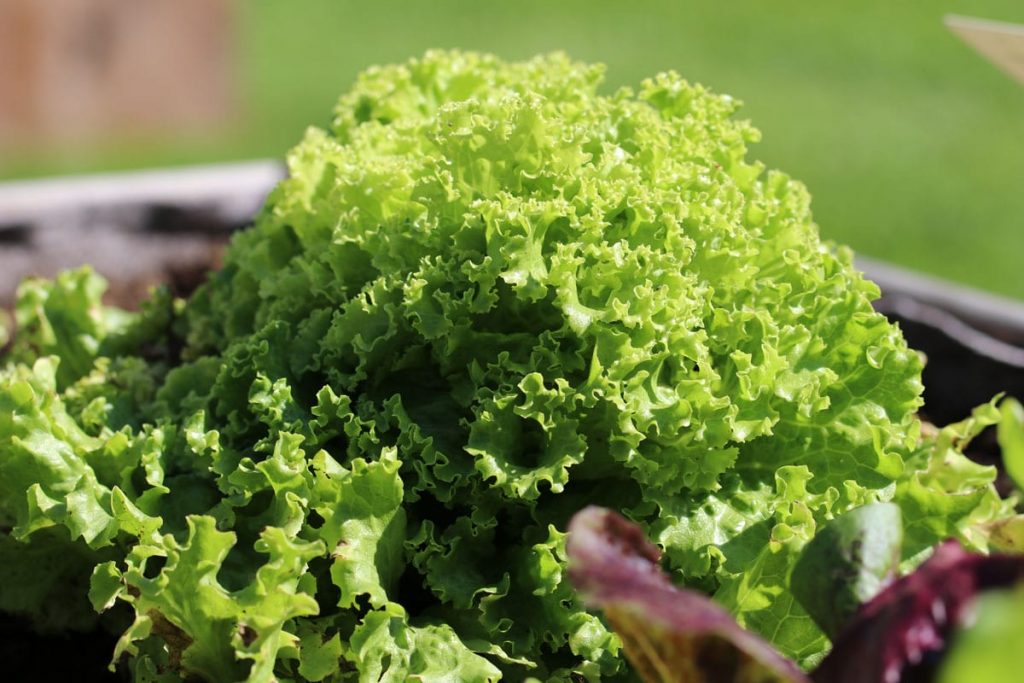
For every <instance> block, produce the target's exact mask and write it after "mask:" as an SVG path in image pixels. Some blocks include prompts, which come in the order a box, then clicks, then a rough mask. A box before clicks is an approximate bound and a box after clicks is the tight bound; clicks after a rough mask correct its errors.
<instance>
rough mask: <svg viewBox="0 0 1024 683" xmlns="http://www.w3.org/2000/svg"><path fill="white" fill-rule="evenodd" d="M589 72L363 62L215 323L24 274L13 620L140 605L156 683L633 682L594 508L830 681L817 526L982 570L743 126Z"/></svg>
mask: <svg viewBox="0 0 1024 683" xmlns="http://www.w3.org/2000/svg"><path fill="white" fill-rule="evenodd" d="M602 74H603V70H602V69H601V68H600V67H596V66H588V65H585V64H579V63H575V62H572V61H570V60H569V59H567V58H565V57H564V56H559V55H555V56H549V57H541V58H537V59H534V60H531V61H528V62H523V63H507V62H503V61H501V60H499V59H497V58H495V57H491V56H486V55H478V54H468V53H445V52H431V53H428V54H427V55H425V56H424V57H423V58H422V59H415V60H412V61H410V62H408V63H406V64H403V65H399V66H392V67H386V68H374V69H371V70H369V71H367V72H366V73H364V74H363V75H362V76H361V77H360V78H359V79H358V81H357V82H356V84H355V86H354V87H353V88H352V90H351V91H350V92H349V93H348V94H346V95H344V96H343V97H342V98H341V99H340V101H339V103H338V105H337V107H336V109H335V111H334V116H333V119H332V120H331V123H330V126H329V127H327V128H326V129H318V128H311V129H310V130H309V131H308V132H307V133H306V135H305V138H304V139H303V140H302V142H300V143H299V145H298V146H297V147H296V148H295V149H294V150H292V152H291V153H290V154H289V155H288V167H289V172H290V174H289V177H288V179H287V180H285V181H283V182H282V183H281V184H280V185H279V186H278V187H277V188H276V189H275V190H274V191H273V193H272V194H271V195H270V197H269V198H268V200H267V202H266V205H265V207H264V208H263V210H262V212H261V213H260V214H259V216H258V217H257V218H256V220H255V224H254V225H253V226H252V227H251V228H250V229H248V230H246V231H243V232H241V233H239V234H238V235H237V236H236V237H235V239H234V240H233V242H232V244H231V246H230V248H229V249H228V251H227V254H226V256H225V262H224V266H223V268H222V269H221V270H220V271H219V272H217V273H215V274H213V275H212V276H211V278H210V280H209V282H208V283H207V284H205V285H204V286H203V287H202V288H201V289H200V290H199V291H198V292H197V293H196V294H195V295H194V296H192V297H191V298H190V299H189V300H188V301H184V302H183V301H172V300H170V299H169V298H168V297H167V296H166V295H162V294H159V293H157V294H156V295H154V297H153V299H152V300H151V301H149V302H148V303H147V304H146V305H145V306H144V307H143V309H142V310H141V311H140V312H138V313H128V312H124V311H120V310H114V309H111V308H106V307H104V306H103V305H102V304H101V294H102V290H103V282H102V280H101V279H100V278H99V277H98V276H97V275H95V274H93V273H92V272H90V271H89V270H78V271H73V272H69V273H65V274H63V275H61V276H60V277H58V278H57V279H56V280H55V281H54V282H38V281H31V282H27V283H26V284H25V285H24V286H23V287H22V289H21V292H20V298H19V303H18V307H17V311H16V314H17V315H16V317H17V323H18V330H17V336H16V339H15V341H14V346H13V348H12V349H11V351H10V352H9V353H8V355H7V356H6V358H5V360H4V366H3V370H2V371H0V518H2V520H3V528H4V531H3V534H2V535H0V585H3V586H4V589H3V591H2V592H0V609H3V610H6V611H9V612H14V613H19V614H24V615H28V616H31V617H32V618H33V619H34V620H35V621H36V623H37V624H38V625H39V626H40V627H45V628H51V629H68V628H79V627H85V626H88V625H89V624H90V623H92V622H93V621H95V615H94V612H93V610H94V609H95V610H98V611H100V612H104V613H107V614H109V617H106V619H107V622H105V623H109V624H117V623H118V619H123V620H125V624H123V625H122V626H123V628H124V633H123V636H122V637H121V640H120V642H119V644H118V646H117V651H116V652H115V653H114V663H115V664H118V665H121V666H127V667H129V668H130V669H131V671H132V672H133V675H134V676H135V679H136V680H139V681H143V680H144V681H162V680H177V678H178V677H179V676H180V675H189V676H193V677H197V678H200V679H205V680H210V681H227V680H248V681H253V682H259V681H271V680H278V681H288V680H292V681H298V680H310V681H320V680H331V681H344V680H362V681H377V680H386V681H391V680H396V681H397V680H406V679H408V678H418V679H422V680H434V679H438V678H439V677H442V676H447V677H448V680H451V679H453V678H454V679H457V680H467V681H493V680H498V679H499V678H500V677H502V676H505V677H506V678H507V679H510V680H521V679H523V678H524V677H528V676H532V677H536V678H538V679H541V680H570V679H572V680H576V678H574V677H577V678H578V677H581V676H582V677H584V678H586V679H589V680H597V679H599V678H601V679H603V680H617V679H620V678H621V679H628V678H629V677H630V676H631V675H632V674H631V673H630V672H629V670H628V668H627V666H626V664H625V662H624V659H623V658H622V657H621V654H620V647H621V644H620V641H619V639H618V637H617V636H615V635H614V634H613V633H612V632H611V631H610V630H609V629H608V628H607V626H606V625H605V623H604V622H603V621H601V620H600V619H599V618H598V617H596V616H594V615H591V614H588V613H587V612H586V611H585V610H584V609H583V608H582V606H581V604H580V602H579V601H578V599H577V597H576V595H575V593H574V591H573V590H572V588H571V586H570V585H569V584H568V581H567V578H566V575H565V557H566V555H565V553H566V550H565V529H566V525H567V522H568V519H569V517H570V515H571V514H572V513H574V512H575V511H577V510H579V509H580V508H582V507H584V506H585V505H587V504H592V503H599V504H602V505H605V506H608V507H613V508H615V509H617V510H620V511H623V512H624V513H625V514H627V515H628V516H629V517H631V518H632V519H634V520H636V521H638V522H639V523H641V524H642V525H643V527H644V529H645V531H646V532H648V533H650V534H651V535H652V537H653V538H654V540H655V542H656V543H657V544H658V545H659V546H660V547H661V548H662V549H663V550H664V553H665V558H666V563H667V565H668V567H669V568H670V570H671V571H672V572H673V573H674V575H675V576H676V578H677V580H680V581H683V582H685V583H686V584H687V585H689V586H692V587H694V588H697V589H699V590H702V591H704V592H705V593H708V594H713V595H714V598H715V599H716V600H717V601H718V603H719V604H720V605H721V606H722V607H723V608H724V609H726V610H728V611H729V612H730V613H731V614H732V615H733V616H734V617H735V618H736V619H737V620H738V621H739V623H740V624H742V625H743V626H745V627H747V628H749V629H752V630H753V631H756V632H759V633H761V634H764V635H767V636H768V637H770V638H771V640H772V641H773V643H774V645H775V646H776V647H777V648H778V649H779V650H780V651H781V652H783V653H784V654H785V655H787V656H789V657H792V658H795V659H796V660H797V661H799V662H801V663H804V664H807V663H809V662H812V661H814V660H815V659H817V658H820V657H821V656H822V655H823V653H824V652H825V650H826V649H827V647H828V641H827V639H826V637H825V636H824V634H823V633H822V632H821V631H820V630H819V629H818V628H817V627H816V626H815V625H814V623H813V622H812V620H811V619H810V618H808V616H807V614H806V613H805V612H804V611H803V610H802V608H801V607H800V606H799V604H798V603H797V602H796V601H795V600H794V598H793V594H792V592H791V590H790V587H789V584H788V576H789V574H790V570H791V568H792V566H793V564H794V562H795V559H796V557H797V556H798V553H799V551H800V549H801V548H802V547H803V545H804V544H805V543H806V542H807V541H809V540H810V539H811V538H812V537H813V536H814V534H815V530H816V528H817V527H818V525H819V524H821V523H822V522H823V521H824V520H825V519H828V518H830V517H832V516H834V515H836V514H839V513H841V512H843V511H845V510H848V509H851V508H853V507H857V506H860V505H864V504H867V503H871V502H876V501H893V502H895V503H896V504H897V505H899V506H900V508H901V510H902V514H903V518H904V520H905V523H906V538H905V546H904V547H905V548H906V549H907V557H908V559H909V558H912V557H913V556H916V555H918V554H919V553H921V552H925V551H927V550H928V548H929V547H931V546H932V545H933V544H934V543H935V542H937V541H938V540H939V539H941V538H943V537H946V536H957V537H959V538H961V540H962V541H963V542H964V543H966V544H968V545H974V546H984V544H985V535H984V533H983V527H982V526H981V525H982V524H984V523H985V522H987V521H989V520H991V519H993V518H995V517H998V516H1000V515H1003V514H1004V513H1005V512H1006V505H1005V504H1004V503H1002V502H1001V501H1000V500H999V498H998V496H996V494H995V493H994V490H993V489H992V486H991V481H992V479H993V475H994V473H993V472H992V471H991V469H988V468H982V467H978V466H975V465H972V464H970V463H969V462H967V461H966V460H964V459H963V457H962V456H960V455H959V453H958V452H957V450H956V449H957V442H958V441H959V440H961V439H958V438H957V437H956V436H955V435H954V436H949V437H948V438H946V437H943V438H944V439H945V440H942V439H941V438H940V439H937V440H936V439H931V440H929V441H928V442H927V444H925V445H921V444H920V443H919V440H920V434H919V432H920V429H919V423H918V421H917V419H916V418H915V411H916V409H917V408H918V406H919V405H920V398H919V397H920V392H921V383H920V371H921V360H920V358H919V357H918V355H917V354H916V353H914V352H913V351H911V350H909V349H908V348H907V346H906V344H905V342H904V340H903V338H902V336H901V335H900V332H899V330H898V329H897V328H896V327H895V326H893V325H891V324H890V323H889V322H887V321H886V319H885V318H884V317H882V316H881V315H879V314H877V313H875V312H874V311H873V310H872V307H871V300H872V299H873V298H875V297H876V296H877V295H878V290H877V288H876V287H875V285H873V284H872V283H870V282H868V281H866V280H865V279H864V278H863V277H862V276H861V275H860V274H859V273H858V272H857V271H856V270H855V269H854V268H853V266H852V264H851V256H850V252H849V251H847V250H845V249H841V248H835V247H832V246H830V245H828V244H825V243H823V242H822V241H821V240H820V238H819V236H818V231H817V227H816V226H815V224H814V223H813V220H812V217H811V212H810V205H809V196H808V194H807V192H806V190H805V189H804V187H803V186H802V185H801V184H799V183H797V182H795V181H793V180H791V179H790V178H789V177H788V176H786V175H785V174H783V173H781V172H778V171H768V170H766V169H765V167H764V165H763V164H761V163H759V162H757V161H753V160H751V159H749V158H748V154H747V146H748V144H749V143H752V142H755V141H756V140H757V139H758V132H757V131H756V130H755V129H754V128H753V127H751V125H750V124H749V123H747V122H746V121H744V120H741V119H737V118H736V117H735V112H736V111H737V108H738V106H739V105H738V103H737V102H736V101H734V100H733V99H731V98H730V97H728V96H723V95H716V94H713V93H711V92H709V91H707V90H705V89H704V88H702V87H699V86H694V85H690V84H689V83H687V82H686V81H684V80H682V79H681V78H680V77H679V76H677V75H675V74H672V73H668V74H661V75H659V76H657V77H655V78H653V79H650V80H648V81H645V82H644V83H643V84H641V86H640V87H639V89H637V90H636V91H633V90H630V89H621V90H618V91H615V92H613V93H609V92H606V91H605V90H603V89H602V87H601V82H602ZM987 410H988V413H991V412H992V411H993V410H994V409H992V408H988V409H987ZM988 413H984V411H983V414H982V413H980V414H979V416H978V417H977V418H975V419H974V421H973V422H969V423H965V425H964V426H963V430H965V431H969V430H970V429H973V427H972V425H975V424H976V423H979V421H984V420H986V419H991V415H989V414H988ZM86 595H88V601H87V600H86Z"/></svg>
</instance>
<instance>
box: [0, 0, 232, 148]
mask: <svg viewBox="0 0 1024 683" xmlns="http://www.w3.org/2000/svg"><path fill="white" fill-rule="evenodd" d="M233 5H234V1H233V0H0V149H9V148H13V147H19V148H26V147H29V146H33V147H34V146H36V145H38V144H40V143H43V144H49V143H64V142H69V141H85V140H90V139H97V138H100V139H111V138H114V137H116V136H118V135H123V134H127V135H133V134H143V133H150V134H152V133H164V132H174V131H182V130H197V129H202V128H204V127H209V126H210V125H213V124H216V123H218V122H222V121H224V120H225V119H226V117H227V116H228V114H229V113H230V110H231V104H232V100H233V93H232V83H233V78H232V73H231V72H232V68H231V67H232V62H233V35H232V29H233V15H234V12H233V9H234V7H233Z"/></svg>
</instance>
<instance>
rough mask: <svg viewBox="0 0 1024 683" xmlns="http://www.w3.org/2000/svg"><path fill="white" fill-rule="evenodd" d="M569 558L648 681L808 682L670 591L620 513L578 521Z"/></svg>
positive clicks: (699, 602)
mask: <svg viewBox="0 0 1024 683" xmlns="http://www.w3.org/2000/svg"><path fill="white" fill-rule="evenodd" d="M568 553H569V576H570V578H571V579H572V581H573V583H574V584H575V585H576V587H577V589H578V590H579V591H580V593H581V594H582V596H583V599H584V600H585V601H586V602H587V603H588V604H589V605H591V606H594V607H599V608H601V609H602V610H603V611H604V613H605V616H606V617H607V619H608V621H609V622H611V624H612V626H613V628H614V629H615V631H616V632H617V633H618V634H619V637H620V638H621V639H622V642H623V645H624V647H625V650H626V655H627V657H629V660H630V662H632V664H633V666H634V667H635V668H636V670H637V672H638V673H639V674H640V675H641V676H642V677H643V678H644V680H646V681H658V682H663V683H670V682H671V683H690V682H692V683H704V682H709V681H715V682H722V683H727V682H729V681H748V680H749V681H753V680H756V681H764V682H765V683H767V682H769V681H774V682H777V683H807V682H808V681H809V679H808V678H807V677H806V676H805V675H804V674H803V673H802V672H801V671H800V670H799V669H798V668H797V667H796V665H794V664H793V663H792V662H790V661H789V660H787V659H786V658H784V657H783V656H782V655H780V654H779V653H778V652H776V651H775V650H774V649H773V648H772V646H771V645H769V644H768V643H767V642H765V641H764V640H762V639H761V638H759V637H758V636H756V635H754V634H753V633H751V632H749V631H745V630H744V629H743V628H741V627H740V626H739V625H738V624H737V623H736V620H735V619H733V617H732V615H730V614H729V613H728V612H727V611H726V610H725V609H723V608H722V607H720V606H718V605H716V604H715V603H713V602H712V601H711V600H709V599H708V598H707V597H705V596H704V595H701V594H700V593H696V592H694V591H690V590H686V589H681V588H677V587H675V586H673V585H672V583H671V581H670V580H669V578H668V576H666V575H665V573H664V572H662V571H661V569H660V567H659V566H658V560H659V557H660V553H659V551H658V549H657V548H656V547H655V546H654V545H653V544H651V543H650V542H649V541H648V540H647V539H646V538H645V537H644V533H643V531H642V530H641V529H640V527H638V526H637V525H635V524H633V523H631V522H628V521H627V520H625V519H623V518H622V517H620V516H619V515H618V514H616V513H614V512H612V511H610V510H605V509H602V508H597V507H588V508H586V509H584V510H583V511H581V512H580V513H579V514H577V515H576V516H575V517H574V518H573V520H572V522H571V523H570V525H569V540H568Z"/></svg>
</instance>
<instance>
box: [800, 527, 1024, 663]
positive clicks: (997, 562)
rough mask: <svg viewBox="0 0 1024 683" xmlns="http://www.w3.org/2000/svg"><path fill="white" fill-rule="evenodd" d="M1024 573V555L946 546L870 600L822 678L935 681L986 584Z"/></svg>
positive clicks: (842, 636) (838, 643) (834, 651)
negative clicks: (936, 671) (935, 672)
mask: <svg viewBox="0 0 1024 683" xmlns="http://www.w3.org/2000/svg"><path fill="white" fill-rule="evenodd" d="M1022 578H1024V555H977V554H971V553H968V552H967V551H966V550H964V548H963V547H962V546H961V545H960V544H959V543H957V542H956V541H947V542H946V543H943V544H942V545H940V546H939V547H938V548H937V549H936V551H935V554H934V555H933V556H932V557H931V558H930V559H929V560H928V561H927V562H925V563H924V564H922V565H921V566H920V567H919V568H918V569H917V571H915V572H913V573H912V574H909V575H907V576H905V577H903V578H902V579H900V580H899V581H897V582H895V583H893V584H892V585H891V586H889V587H888V588H886V589H885V590H884V591H882V592H881V593H879V594H878V596H877V597H875V599H873V600H872V601H871V602H869V603H867V604H866V605H864V607H863V608H861V610H860V611H859V612H858V613H857V615H856V616H855V617H854V619H853V621H852V622H851V623H850V624H849V625H848V626H847V627H846V629H845V630H844V631H843V632H842V633H841V634H840V636H839V638H838V639H837V640H836V641H835V643H834V647H833V649H832V652H831V653H829V655H828V656H827V657H826V658H825V660H824V661H823V662H822V663H821V666H819V667H818V668H817V669H816V670H815V672H814V674H813V679H814V681H815V682H816V683H878V682H882V683H898V682H899V681H906V680H910V678H911V675H912V674H913V676H914V680H931V679H932V676H933V667H935V666H936V664H937V663H938V661H937V660H938V656H937V655H940V654H941V653H942V652H943V651H944V650H945V649H946V647H947V645H948V643H949V640H950V637H951V636H952V635H953V633H954V631H955V630H956V629H957V628H959V627H961V626H964V625H965V621H967V618H968V617H969V615H970V608H971V606H972V604H973V602H974V598H975V597H976V596H977V594H978V593H979V592H981V591H984V590H988V589H996V588H1002V587H1007V586H1011V585H1013V584H1014V583H1016V582H1018V581H1020V580H1021V579H1022Z"/></svg>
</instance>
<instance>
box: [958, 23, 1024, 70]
mask: <svg viewBox="0 0 1024 683" xmlns="http://www.w3.org/2000/svg"><path fill="white" fill-rule="evenodd" d="M946 26H947V27H949V30H951V31H952V32H953V33H955V34H957V35H958V36H959V37H960V39H961V40H963V41H964V42H965V43H967V44H968V45H970V46H971V47H973V48H974V49H975V50H977V51H978V52H980V53H981V54H983V55H984V56H985V57H987V58H988V59H989V61H990V62H992V63H993V64H995V65H996V66H998V67H999V68H1000V69H1002V70H1003V71H1005V72H1006V73H1008V74H1010V75H1011V76H1013V77H1014V78H1015V79H1017V80H1018V81H1020V82H1021V83H1024V25H1021V24H1010V23H1006V22H1002V21H991V20H988V19H976V18H974V17H962V16H959V15H956V14H950V15H948V16H947V17H946Z"/></svg>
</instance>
